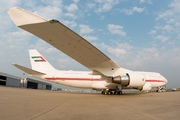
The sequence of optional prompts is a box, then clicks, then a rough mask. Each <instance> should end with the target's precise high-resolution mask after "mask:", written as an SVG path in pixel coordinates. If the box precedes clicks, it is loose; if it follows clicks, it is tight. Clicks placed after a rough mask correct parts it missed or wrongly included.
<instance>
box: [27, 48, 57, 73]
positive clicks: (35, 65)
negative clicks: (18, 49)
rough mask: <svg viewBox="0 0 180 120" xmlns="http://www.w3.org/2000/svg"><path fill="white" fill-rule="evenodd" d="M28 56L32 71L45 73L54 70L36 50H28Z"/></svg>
mask: <svg viewBox="0 0 180 120" xmlns="http://www.w3.org/2000/svg"><path fill="white" fill-rule="evenodd" d="M29 55H30V61H31V67H32V69H33V70H36V71H40V72H45V73H46V72H48V71H54V70H56V69H55V68H54V67H53V66H52V65H51V64H50V63H49V62H48V61H47V60H46V59H45V58H44V57H43V56H42V55H41V54H40V53H39V52H38V51H37V50H35V49H32V50H29Z"/></svg>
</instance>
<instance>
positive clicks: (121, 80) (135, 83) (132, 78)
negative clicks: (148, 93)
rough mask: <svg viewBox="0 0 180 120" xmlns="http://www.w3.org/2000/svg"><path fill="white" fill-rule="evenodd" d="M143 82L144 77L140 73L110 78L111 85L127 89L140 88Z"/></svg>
mask: <svg viewBox="0 0 180 120" xmlns="http://www.w3.org/2000/svg"><path fill="white" fill-rule="evenodd" d="M145 81H146V80H145V76H144V75H143V74H140V73H129V74H128V73H127V74H126V75H125V76H116V77H112V83H118V84H121V85H122V86H128V87H142V86H144V84H145Z"/></svg>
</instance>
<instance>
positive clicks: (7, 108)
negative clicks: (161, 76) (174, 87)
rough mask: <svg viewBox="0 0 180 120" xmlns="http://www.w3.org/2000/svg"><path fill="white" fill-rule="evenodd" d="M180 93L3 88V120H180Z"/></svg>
mask: <svg viewBox="0 0 180 120" xmlns="http://www.w3.org/2000/svg"><path fill="white" fill-rule="evenodd" d="M179 115H180V92H163V93H154V94H152V96H151V93H125V94H123V95H101V94H99V93H81V92H64V91H49V90H34V89H22V88H11V87H3V86H0V119H1V120H121V119H122V120H156V119H158V120H170V119H171V120H179V119H180V116H179Z"/></svg>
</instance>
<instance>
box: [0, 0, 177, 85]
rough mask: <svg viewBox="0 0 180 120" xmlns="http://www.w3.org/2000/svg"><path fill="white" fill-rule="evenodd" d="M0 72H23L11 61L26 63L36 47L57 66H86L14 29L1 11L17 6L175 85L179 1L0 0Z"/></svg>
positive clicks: (117, 59)
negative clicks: (56, 21) (157, 74)
mask: <svg viewBox="0 0 180 120" xmlns="http://www.w3.org/2000/svg"><path fill="white" fill-rule="evenodd" d="M0 3H1V7H0V21H1V22H0V57H1V60H0V66H1V67H0V72H5V73H9V74H12V75H16V76H20V77H22V74H23V72H22V71H20V70H18V69H17V68H15V67H14V66H12V65H11V63H17V64H20V65H23V66H26V67H29V68H30V67H31V66H30V61H29V55H28V50H29V49H37V50H38V51H39V52H40V53H41V54H42V55H43V56H44V57H45V58H46V59H47V60H48V61H49V62H50V63H52V65H53V66H54V67H55V68H57V69H60V70H80V71H83V70H86V71H88V70H89V69H87V68H85V67H84V66H82V65H81V64H79V63H77V62H76V61H74V60H72V59H71V58H70V57H68V56H66V55H65V54H63V53H62V52H60V51H58V50H57V49H55V48H53V47H52V46H50V45H48V44H47V43H45V42H44V41H43V40H41V39H39V38H37V37H35V36H34V35H31V34H30V33H27V32H26V31H24V30H21V29H19V28H17V27H16V26H15V25H14V23H13V22H12V20H11V19H10V17H9V15H8V14H7V12H6V10H8V9H10V8H12V7H20V8H23V9H25V10H27V11H30V12H32V13H34V14H37V15H39V16H41V17H43V18H46V19H57V20H59V21H60V22H62V23H63V24H65V25H66V26H68V27H69V28H71V29H72V30H73V31H75V32H77V33H78V34H80V35H81V36H82V37H84V38H86V39H87V40H88V41H89V42H91V43H92V44H93V45H95V46H96V47H97V48H98V49H100V50H101V51H102V52H104V53H105V54H106V55H107V56H109V57H110V58H111V59H112V60H113V61H115V62H116V63H117V64H118V65H119V66H121V67H123V68H126V69H130V70H136V71H149V72H159V73H161V74H162V75H163V76H164V77H166V78H167V79H168V81H169V82H168V84H167V87H168V88H170V87H180V79H179V74H180V1H178V0H133V1H132V0H86V1H85V0H51V1H49V0H39V1H37V0H31V1H29V0H9V1H8V2H7V1H4V0H0Z"/></svg>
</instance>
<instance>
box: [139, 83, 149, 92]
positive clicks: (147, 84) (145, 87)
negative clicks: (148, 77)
mask: <svg viewBox="0 0 180 120" xmlns="http://www.w3.org/2000/svg"><path fill="white" fill-rule="evenodd" d="M151 89H152V85H151V84H150V83H147V82H146V83H145V85H144V86H143V87H142V88H141V89H139V90H140V91H150V90H151Z"/></svg>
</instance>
